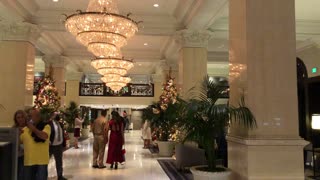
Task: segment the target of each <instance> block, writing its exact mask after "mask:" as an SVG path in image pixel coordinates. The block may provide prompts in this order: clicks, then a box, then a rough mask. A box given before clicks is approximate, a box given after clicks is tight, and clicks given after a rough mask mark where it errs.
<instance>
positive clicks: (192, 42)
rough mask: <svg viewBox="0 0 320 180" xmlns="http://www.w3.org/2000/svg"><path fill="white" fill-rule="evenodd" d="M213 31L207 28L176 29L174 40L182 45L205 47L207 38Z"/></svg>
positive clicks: (207, 41)
mask: <svg viewBox="0 0 320 180" xmlns="http://www.w3.org/2000/svg"><path fill="white" fill-rule="evenodd" d="M212 37H213V33H212V32H210V31H207V30H189V29H184V30H181V31H177V32H176V33H175V35H174V38H175V42H176V43H177V44H179V45H180V48H183V47H192V48H207V47H208V43H209V40H210V39H211V38H212Z"/></svg>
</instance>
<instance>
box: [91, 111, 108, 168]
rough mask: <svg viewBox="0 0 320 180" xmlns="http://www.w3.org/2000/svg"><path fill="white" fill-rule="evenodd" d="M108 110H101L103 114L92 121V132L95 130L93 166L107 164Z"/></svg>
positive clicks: (100, 166)
mask: <svg viewBox="0 0 320 180" xmlns="http://www.w3.org/2000/svg"><path fill="white" fill-rule="evenodd" d="M106 115H107V112H106V110H103V111H102V112H101V116H99V117H98V118H97V119H96V120H94V122H93V123H92V132H93V137H94V140H93V162H92V167H93V168H100V169H102V168H105V167H106V166H105V165H104V164H103V157H104V151H105V147H106V142H105V140H106V138H107V136H108V135H107V133H106V131H105V125H106Z"/></svg>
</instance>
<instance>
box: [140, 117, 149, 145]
mask: <svg viewBox="0 0 320 180" xmlns="http://www.w3.org/2000/svg"><path fill="white" fill-rule="evenodd" d="M142 132H143V133H142V137H143V142H144V146H143V149H148V148H150V145H151V128H150V122H149V121H148V120H145V122H144V124H143V127H142Z"/></svg>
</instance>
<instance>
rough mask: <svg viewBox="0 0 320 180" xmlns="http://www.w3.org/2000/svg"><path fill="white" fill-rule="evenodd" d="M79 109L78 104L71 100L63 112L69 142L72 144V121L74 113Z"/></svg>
mask: <svg viewBox="0 0 320 180" xmlns="http://www.w3.org/2000/svg"><path fill="white" fill-rule="evenodd" d="M79 111H80V109H79V108H78V105H77V104H76V103H75V102H74V101H71V102H70V104H69V106H68V107H67V108H66V109H65V111H64V112H63V114H64V117H65V121H66V122H67V132H68V134H69V144H72V143H73V141H74V121H75V118H76V114H77V113H79Z"/></svg>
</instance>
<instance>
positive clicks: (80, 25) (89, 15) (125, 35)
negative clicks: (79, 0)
mask: <svg viewBox="0 0 320 180" xmlns="http://www.w3.org/2000/svg"><path fill="white" fill-rule="evenodd" d="M129 15H130V14H128V15H127V16H123V15H120V14H119V11H118V7H117V4H116V2H115V0H90V1H89V5H88V8H87V11H86V12H82V11H78V13H76V14H73V15H70V16H68V17H67V19H66V22H65V26H66V29H67V30H68V31H69V32H71V33H72V34H73V35H74V36H75V37H76V39H77V40H78V41H79V42H80V43H81V44H83V45H85V46H87V47H88V48H89V47H90V46H93V45H94V47H91V48H89V49H88V50H89V51H90V52H92V53H94V52H93V51H92V50H94V49H97V48H99V47H100V48H103V47H107V46H110V48H112V47H111V46H116V47H118V48H121V47H123V46H124V45H126V44H127V40H128V39H129V38H131V37H132V36H133V35H134V34H135V33H136V32H137V31H138V23H137V22H135V21H134V20H132V19H130V18H129Z"/></svg>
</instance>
